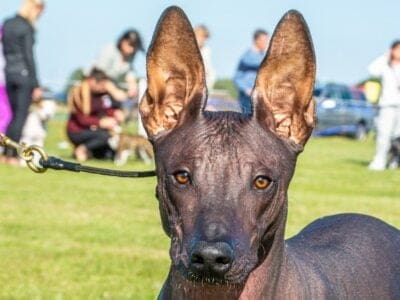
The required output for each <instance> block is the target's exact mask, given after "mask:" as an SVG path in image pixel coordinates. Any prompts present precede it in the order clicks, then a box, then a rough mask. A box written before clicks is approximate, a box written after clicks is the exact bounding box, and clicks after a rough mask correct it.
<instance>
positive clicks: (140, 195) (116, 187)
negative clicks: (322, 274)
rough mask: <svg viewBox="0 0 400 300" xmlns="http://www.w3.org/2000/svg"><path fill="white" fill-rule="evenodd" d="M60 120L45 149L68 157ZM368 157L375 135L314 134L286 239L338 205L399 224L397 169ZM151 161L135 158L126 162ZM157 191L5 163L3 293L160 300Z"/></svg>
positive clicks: (302, 162)
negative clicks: (381, 168)
mask: <svg viewBox="0 0 400 300" xmlns="http://www.w3.org/2000/svg"><path fill="white" fill-rule="evenodd" d="M62 125H63V123H62V121H53V122H52V123H51V124H50V134H49V138H48V143H47V145H46V149H47V150H48V152H49V153H50V154H52V155H56V156H60V157H62V158H70V154H69V153H70V150H68V149H66V150H60V149H57V143H58V142H59V141H60V140H62V139H64V133H63V127H62ZM372 155H373V141H372V138H371V137H370V138H369V140H368V141H366V142H356V141H353V140H350V139H346V138H323V139H322V138H320V139H319V138H318V139H317V138H315V139H312V140H310V141H309V143H308V145H307V147H306V149H305V152H304V153H302V154H301V155H300V158H299V162H298V166H297V170H296V174H295V176H294V179H293V181H292V184H291V187H290V191H289V218H288V226H287V236H288V237H289V236H291V235H293V234H295V233H297V232H298V231H299V230H300V229H301V228H302V227H304V226H305V225H306V224H307V223H309V222H311V221H312V220H314V219H316V218H318V217H321V216H324V215H330V214H335V213H340V212H359V213H366V214H371V215H374V216H377V217H379V218H382V219H384V220H386V221H387V222H389V223H391V224H392V225H395V226H396V227H400V171H385V172H371V171H368V170H367V168H366V165H367V162H368V160H369V159H370V158H371V157H372ZM89 164H92V165H95V166H105V167H114V166H113V165H112V163H111V162H98V161H90V162H89ZM146 168H149V167H147V166H145V165H143V164H142V163H140V162H137V161H131V162H130V163H129V164H128V165H127V166H126V167H125V169H131V170H133V169H146ZM154 189H155V179H154V178H150V179H118V178H111V177H102V176H97V175H86V174H75V173H68V172H62V171H48V172H47V173H45V174H41V175H36V174H33V173H32V172H31V171H29V170H28V169H26V168H15V167H9V166H3V165H1V166H0V270H1V271H0V298H1V299H154V298H155V297H156V295H157V293H158V291H159V289H160V287H161V285H162V283H163V281H164V278H165V276H166V274H167V271H168V266H169V257H168V248H169V241H168V239H167V238H166V237H165V235H164V233H163V231H162V229H161V225H160V221H159V216H158V208H157V201H156V200H155V197H154Z"/></svg>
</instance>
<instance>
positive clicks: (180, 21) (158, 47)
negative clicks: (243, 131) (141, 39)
mask: <svg viewBox="0 0 400 300" xmlns="http://www.w3.org/2000/svg"><path fill="white" fill-rule="evenodd" d="M147 79H148V81H147V82H148V87H147V91H146V93H145V95H144V96H143V99H142V101H141V104H140V114H141V116H142V120H143V124H144V127H145V129H146V131H147V133H148V135H149V137H150V139H155V138H157V137H159V136H160V135H163V134H164V133H167V132H169V131H171V130H172V129H174V128H176V127H178V126H179V125H181V124H182V123H184V122H185V121H188V120H193V119H195V118H196V116H198V115H199V114H200V112H201V110H202V109H203V108H204V103H205V101H206V96H207V90H206V85H205V72H204V66H203V61H202V58H201V54H200V50H199V48H198V46H197V42H196V39H195V36H194V33H193V29H192V27H191V25H190V22H189V20H188V18H187V17H186V15H185V13H184V12H183V11H182V9H180V8H179V7H176V6H172V7H169V8H167V9H166V10H165V12H164V13H163V14H162V16H161V17H160V20H159V22H158V24H157V27H156V30H155V33H154V36H153V40H152V43H151V45H150V48H149V51H148V53H147Z"/></svg>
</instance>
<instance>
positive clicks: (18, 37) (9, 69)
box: [2, 0, 44, 164]
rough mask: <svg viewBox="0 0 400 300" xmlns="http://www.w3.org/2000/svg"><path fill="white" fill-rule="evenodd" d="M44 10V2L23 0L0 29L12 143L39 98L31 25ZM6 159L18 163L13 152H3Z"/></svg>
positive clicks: (9, 130)
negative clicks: (16, 11)
mask: <svg viewBox="0 0 400 300" xmlns="http://www.w3.org/2000/svg"><path fill="white" fill-rule="evenodd" d="M43 8H44V1H43V0H25V1H24V2H23V5H22V7H21V9H20V11H19V12H18V14H17V15H16V16H14V17H12V18H10V19H7V20H6V21H5V22H4V25H3V39H2V41H3V52H4V57H5V60H6V66H5V77H6V89H7V94H8V97H9V102H10V106H11V110H12V114H13V117H12V120H11V122H10V124H9V125H8V128H7V133H6V134H7V136H9V137H10V138H11V139H13V140H15V141H19V140H20V138H21V134H22V128H23V126H24V124H25V121H26V118H27V116H28V112H29V105H30V104H31V101H32V100H37V99H39V98H40V97H41V96H42V89H41V88H40V85H39V82H38V79H37V75H36V68H35V60H34V56H33V44H34V34H35V29H34V26H33V24H34V23H35V22H36V20H37V19H38V18H39V16H40V15H41V13H42V11H43ZM5 155H6V157H7V162H8V163H10V164H17V163H18V159H17V153H16V152H15V150H14V149H11V148H9V149H6V151H5Z"/></svg>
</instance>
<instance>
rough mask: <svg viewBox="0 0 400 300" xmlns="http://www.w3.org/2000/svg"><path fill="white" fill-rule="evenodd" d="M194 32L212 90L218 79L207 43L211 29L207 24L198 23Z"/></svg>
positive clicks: (207, 83)
mask: <svg viewBox="0 0 400 300" xmlns="http://www.w3.org/2000/svg"><path fill="white" fill-rule="evenodd" d="M194 34H195V37H196V41H197V45H198V46H199V49H200V53H201V57H202V59H203V63H204V69H205V72H206V85H207V89H208V91H209V92H210V91H211V90H212V88H213V87H214V83H215V79H216V75H215V69H214V66H213V64H212V60H211V49H210V47H209V46H208V45H206V42H207V40H208V39H209V38H210V31H209V30H208V28H207V27H206V26H204V25H198V26H196V27H195V28H194Z"/></svg>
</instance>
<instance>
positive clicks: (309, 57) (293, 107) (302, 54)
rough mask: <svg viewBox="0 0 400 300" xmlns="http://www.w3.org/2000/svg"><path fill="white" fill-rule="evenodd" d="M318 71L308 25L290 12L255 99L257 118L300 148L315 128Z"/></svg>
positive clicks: (276, 35)
mask: <svg viewBox="0 0 400 300" xmlns="http://www.w3.org/2000/svg"><path fill="white" fill-rule="evenodd" d="M315 68H316V67H315V55H314V48H313V45H312V41H311V37H310V34H309V31H308V27H307V24H306V23H305V21H304V19H303V17H302V15H301V14H300V13H299V12H297V11H294V10H291V11H289V12H287V13H286V14H285V15H284V16H283V18H282V19H281V21H280V22H279V24H278V26H277V28H276V29H275V32H274V34H273V36H272V39H271V43H270V46H269V49H268V52H267V55H266V57H265V58H264V60H263V62H262V64H261V66H260V69H259V71H258V75H257V79H256V83H255V86H254V91H253V95H252V99H253V107H254V117H255V118H257V120H258V121H259V122H260V123H262V124H263V125H266V126H267V127H269V128H270V129H271V130H273V131H275V132H276V133H277V135H279V136H281V137H283V138H287V139H289V140H291V141H293V142H294V143H295V144H297V145H299V146H304V144H305V143H306V142H307V140H308V138H309V137H310V135H311V132H312V130H313V128H314V124H315V104H314V100H313V98H312V93H313V86H314V80H315Z"/></svg>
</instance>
